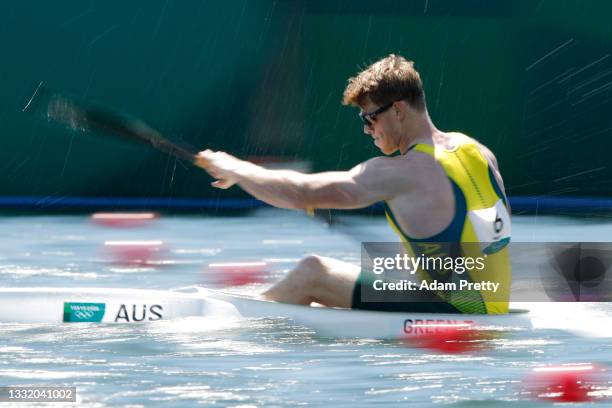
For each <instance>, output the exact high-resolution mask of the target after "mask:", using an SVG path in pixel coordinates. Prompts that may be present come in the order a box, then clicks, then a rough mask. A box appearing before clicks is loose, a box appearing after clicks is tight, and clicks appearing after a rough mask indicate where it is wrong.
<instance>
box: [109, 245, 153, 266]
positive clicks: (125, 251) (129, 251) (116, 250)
mask: <svg viewBox="0 0 612 408" xmlns="http://www.w3.org/2000/svg"><path fill="white" fill-rule="evenodd" d="M104 247H105V249H106V251H107V252H108V253H109V254H110V256H111V258H112V261H113V263H116V264H119V265H130V266H132V265H148V264H152V263H154V261H156V260H158V259H159V257H160V253H161V252H162V250H163V248H164V243H163V241H106V242H104Z"/></svg>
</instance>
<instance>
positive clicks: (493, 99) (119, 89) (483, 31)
mask: <svg viewBox="0 0 612 408" xmlns="http://www.w3.org/2000/svg"><path fill="white" fill-rule="evenodd" d="M610 15H612V3H610V2H607V1H587V2H582V1H570V0H544V1H538V2H535V1H489V2H483V1H475V0H474V1H457V0H445V1H441V0H440V1H435V0H425V1H412V2H408V1H387V0H381V1H377V2H371V1H362V0H353V1H323V0H310V1H264V0H248V1H246V0H241V1H130V2H119V1H104V2H102V1H58V2H46V1H38V2H35V1H23V2H20V3H17V2H3V3H1V4H0V52H1V53H2V64H1V65H0V85H1V89H2V92H0V141H1V142H0V166H2V172H1V173H0V194H1V195H3V196H28V195H34V196H77V195H78V196H144V197H230V196H239V195H241V194H242V193H241V192H240V191H238V190H237V189H232V190H229V191H223V192H220V191H213V189H211V188H210V187H208V182H209V181H210V179H209V178H208V177H207V176H206V175H205V174H204V173H203V172H201V171H199V170H197V169H193V168H190V167H189V166H187V165H184V164H182V163H178V162H176V161H175V160H173V159H169V158H167V157H165V156H163V155H162V154H159V153H157V152H154V151H152V150H150V149H147V148H144V147H141V146H138V145H132V144H129V143H128V144H125V143H119V142H114V141H108V140H106V139H101V138H96V137H91V136H87V135H80V134H74V133H72V134H70V133H67V132H65V131H64V130H62V129H59V128H53V127H49V126H47V125H46V124H44V123H41V122H37V121H35V120H33V119H32V118H31V117H28V116H27V115H25V114H23V113H21V108H22V107H23V105H24V104H25V102H26V101H27V99H28V97H29V96H30V94H31V93H32V92H33V90H34V88H35V86H36V84H37V83H38V82H39V81H41V80H44V81H46V83H47V84H48V85H49V86H50V87H52V88H54V89H57V90H61V91H63V92H66V93H69V94H72V95H76V96H79V97H81V98H85V99H90V100H94V101H97V102H98V103H102V104H106V105H109V106H113V107H115V108H116V109H118V110H121V111H125V112H129V113H131V114H133V115H136V116H138V117H141V118H142V119H144V120H145V121H147V122H149V123H150V124H151V125H152V126H154V127H156V128H158V129H159V130H161V131H162V132H163V133H166V134H167V135H169V136H171V137H173V138H176V139H179V140H183V141H186V142H188V143H190V144H191V145H194V146H197V147H202V148H205V147H211V148H214V149H222V150H228V151H230V152H232V153H235V154H238V155H240V156H253V155H277V156H285V157H289V158H298V159H306V160H311V161H312V162H313V164H314V169H315V170H329V169H336V168H340V169H342V168H348V167H350V166H352V165H354V164H356V163H358V162H359V161H362V160H364V159H367V158H369V157H372V156H374V155H376V154H378V153H377V151H376V149H375V148H374V147H373V145H372V144H371V141H370V140H369V139H368V138H367V137H365V136H364V135H363V133H362V129H361V126H360V124H359V121H358V120H357V118H356V111H355V110H354V109H351V108H348V107H343V106H342V105H341V104H340V99H341V95H342V91H343V88H344V85H345V84H346V79H347V78H348V77H349V76H351V75H354V74H355V73H356V72H357V70H358V69H360V68H362V67H364V66H365V65H366V64H367V63H369V62H373V61H375V60H376V59H377V58H379V57H382V56H385V55H387V54H389V53H392V52H394V53H400V54H403V55H405V56H406V57H408V58H409V59H413V60H415V61H416V66H417V68H418V69H419V71H420V72H421V75H422V78H423V80H424V83H425V89H426V93H427V100H428V105H429V109H430V113H431V116H432V118H433V120H434V122H435V123H436V124H437V125H438V126H439V127H440V128H441V129H443V130H457V131H463V132H465V133H468V134H470V135H471V136H473V137H476V138H477V139H479V140H481V141H483V142H484V143H486V144H488V145H489V146H490V147H491V148H492V149H493V150H494V152H495V153H496V154H497V156H498V160H499V162H500V166H501V170H502V173H503V174H504V177H505V179H506V187H507V189H508V190H509V193H510V194H511V195H534V194H537V195H560V196H611V195H612V184H611V183H612V182H611V181H610V180H612V170H611V169H610V166H609V165H608V160H607V155H608V151H609V147H611V143H610V141H609V140H610V136H611V132H612V123H611V121H612V115H611V112H612V109H611V107H612V103H611V101H610V97H611V93H610V92H611V89H612V57H610V50H611V48H612V47H611V45H612V32H611V29H610V24H609V23H608V21H607V17H608V16H610Z"/></svg>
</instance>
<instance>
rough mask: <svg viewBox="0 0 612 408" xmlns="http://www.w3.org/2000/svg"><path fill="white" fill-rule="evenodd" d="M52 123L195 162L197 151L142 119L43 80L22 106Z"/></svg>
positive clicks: (25, 110) (24, 109)
mask: <svg viewBox="0 0 612 408" xmlns="http://www.w3.org/2000/svg"><path fill="white" fill-rule="evenodd" d="M23 112H27V113H31V114H34V115H35V116H38V117H39V118H41V119H46V120H47V121H49V122H54V123H58V124H61V125H64V126H65V127H67V128H69V129H71V130H75V131H82V132H102V133H104V134H106V135H110V136H115V137H120V138H124V139H130V140H135V141H138V142H141V143H145V144H148V145H150V146H152V147H153V148H154V149H157V150H159V151H161V152H164V153H167V154H169V155H171V156H174V157H176V158H178V159H181V160H185V161H188V162H190V163H192V164H195V159H196V157H195V156H196V155H197V152H196V151H195V150H193V149H192V148H190V147H187V146H184V145H179V144H177V143H175V142H171V141H170V140H168V139H167V138H166V137H164V136H163V135H162V134H161V133H159V132H158V131H157V130H155V129H153V128H152V127H150V126H149V125H147V124H146V123H145V122H143V121H142V120H140V119H137V118H134V117H130V116H128V115H125V114H121V113H118V112H116V111H114V110H112V109H108V108H105V107H102V106H99V105H94V104H91V103H87V102H83V101H79V100H77V99H75V98H72V97H69V96H67V95H63V94H60V93H55V92H52V91H50V90H49V89H47V87H46V86H45V84H44V82H41V83H40V84H38V87H37V88H36V91H35V92H34V94H33V95H32V97H31V98H30V100H29V101H28V103H27V104H26V106H25V108H23Z"/></svg>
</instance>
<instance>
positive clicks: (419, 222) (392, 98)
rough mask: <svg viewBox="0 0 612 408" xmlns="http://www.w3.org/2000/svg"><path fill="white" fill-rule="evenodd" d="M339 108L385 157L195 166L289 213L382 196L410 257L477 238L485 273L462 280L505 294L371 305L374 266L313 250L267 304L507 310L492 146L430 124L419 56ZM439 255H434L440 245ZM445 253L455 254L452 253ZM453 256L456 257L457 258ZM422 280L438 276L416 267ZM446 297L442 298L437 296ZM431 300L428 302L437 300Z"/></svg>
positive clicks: (503, 227) (361, 83)
mask: <svg viewBox="0 0 612 408" xmlns="http://www.w3.org/2000/svg"><path fill="white" fill-rule="evenodd" d="M342 102H343V104H345V105H351V106H355V107H358V108H360V112H359V118H360V120H361V121H362V122H363V131H364V133H366V134H367V135H370V136H371V137H372V140H373V142H374V144H375V145H376V146H377V147H378V148H379V149H380V151H381V152H382V153H383V154H384V155H385V156H381V157H376V158H373V159H370V160H368V161H365V162H363V163H361V164H359V165H357V166H355V167H354V168H352V169H350V170H348V171H332V172H324V173H316V174H303V173H299V172H295V171H285V170H267V169H265V168H263V167H260V166H257V165H255V164H253V163H250V162H247V161H243V160H239V159H237V158H236V157H234V156H231V155H229V154H227V153H224V152H215V151H210V150H206V151H203V152H201V153H200V154H199V158H198V165H199V166H201V167H202V168H204V169H205V170H206V171H207V172H208V173H209V174H210V175H211V176H212V177H214V178H215V179H216V181H215V182H214V183H213V186H215V187H218V188H222V189H226V188H229V187H231V186H232V185H234V184H238V185H239V186H240V187H242V188H243V189H244V190H246V191H247V192H249V193H250V194H251V195H253V196H254V197H256V198H258V199H260V200H262V201H265V202H267V203H268V204H271V205H273V206H276V207H281V208H290V209H311V208H337V209H355V208H362V207H366V206H370V205H372V204H374V203H376V202H383V203H384V207H385V212H386V215H387V219H388V221H389V223H390V224H391V227H392V228H393V229H394V230H395V231H396V232H397V234H398V235H399V237H400V238H401V240H402V241H403V242H404V244H405V246H406V248H407V250H408V252H409V253H412V254H415V255H418V254H419V253H423V252H424V251H430V250H431V248H432V245H433V246H434V247H437V249H436V250H437V251H438V252H439V253H440V250H441V251H442V252H441V253H442V255H444V254H445V251H446V249H445V248H447V247H448V245H442V244H441V243H459V244H463V243H476V246H477V248H478V249H477V250H476V252H475V253H474V250H473V248H474V245H472V247H470V248H472V249H470V251H471V255H481V256H483V257H484V258H486V262H487V268H486V270H485V271H480V272H479V273H480V275H479V276H476V274H475V273H474V274H471V273H470V272H468V273H465V274H463V275H462V279H468V280H473V281H479V280H483V281H495V282H498V283H500V284H501V287H502V292H499V293H495V294H491V293H488V292H487V293H485V292H484V291H483V292H476V293H474V292H473V291H472V292H471V293H470V294H469V295H467V296H462V295H461V294H457V293H455V294H435V293H430V294H428V295H423V294H422V293H421V294H419V295H418V296H417V297H416V298H411V296H412V294H410V293H408V294H406V293H404V294H402V296H404V298H402V297H400V298H399V300H398V298H397V297H396V294H389V301H384V299H383V301H370V300H368V299H367V295H366V293H367V292H368V291H370V290H371V287H372V285H371V280H372V277H371V272H369V271H365V270H364V271H362V270H361V268H360V267H359V266H356V265H353V264H350V263H347V262H343V261H340V260H337V259H331V258H328V257H322V256H317V255H311V256H307V257H305V258H304V259H302V260H301V261H300V262H299V263H298V264H297V265H296V266H295V268H293V270H291V271H290V272H289V273H288V274H287V276H286V277H285V278H284V279H282V280H281V281H279V282H278V283H276V284H275V285H274V286H272V287H271V288H270V289H268V290H267V291H266V292H265V293H264V294H263V296H264V297H265V298H267V299H269V300H275V301H279V302H286V303H295V304H311V303H313V302H316V303H320V304H323V305H326V306H333V307H347V308H348V307H351V308H356V309H372V310H395V311H415V312H418V311H423V312H450V313H505V312H507V310H508V298H509V283H510V264H509V260H508V247H507V246H505V245H506V244H507V242H508V241H509V239H510V215H509V214H510V209H509V205H508V201H507V198H506V196H505V194H504V184H503V180H502V177H501V174H500V172H499V168H498V165H497V160H496V158H495V156H494V155H493V153H492V152H491V150H489V149H488V148H487V147H486V146H484V145H483V144H481V143H479V142H478V141H476V140H475V139H473V138H471V137H468V136H466V135H464V134H461V133H457V132H443V131H441V130H439V129H437V128H436V126H435V125H434V124H433V122H432V120H431V118H430V116H429V114H428V111H427V106H426V101H425V93H424V91H423V84H422V81H421V78H420V75H419V73H418V72H417V71H416V70H415V68H414V65H413V62H412V61H408V60H407V59H405V58H404V57H402V56H399V55H394V54H391V55H389V56H387V57H385V58H382V59H381V60H379V61H377V62H375V63H373V64H372V65H370V66H369V67H367V68H366V69H365V70H363V71H361V72H360V73H359V74H358V75H356V76H355V77H353V78H350V79H349V80H348V85H347V87H346V89H345V91H344V96H343V101H342ZM434 252H435V251H434ZM447 255H449V254H447ZM452 255H453V256H457V254H456V253H455V254H452ZM418 276H420V277H421V278H422V279H426V280H431V279H434V278H437V277H436V275H435V271H433V272H432V271H428V270H420V271H419V273H418ZM438 295H440V296H438ZM434 298H435V300H434V301H432V299H434Z"/></svg>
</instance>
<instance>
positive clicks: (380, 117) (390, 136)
mask: <svg viewBox="0 0 612 408" xmlns="http://www.w3.org/2000/svg"><path fill="white" fill-rule="evenodd" d="M360 107H361V111H362V112H367V113H369V112H374V111H376V110H377V109H379V108H380V106H378V105H376V104H374V103H372V102H371V101H370V100H366V101H365V102H364V103H363V104H362V105H360ZM370 122H371V125H366V124H364V125H363V132H364V133H366V134H368V135H370V136H372V138H373V139H374V144H375V145H376V147H378V148H379V149H380V151H381V152H383V153H384V154H392V153H394V152H395V151H396V150H397V149H398V148H399V146H398V143H397V137H395V135H396V134H397V131H396V130H395V129H396V128H397V127H398V123H396V122H397V118H396V115H395V107H394V106H393V105H391V106H390V107H389V108H388V109H386V110H385V111H384V112H381V113H379V114H377V115H376V117H375V118H372V119H370Z"/></svg>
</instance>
